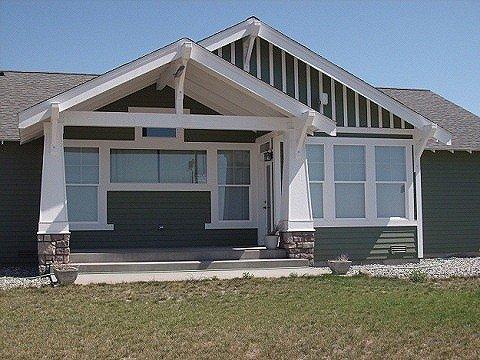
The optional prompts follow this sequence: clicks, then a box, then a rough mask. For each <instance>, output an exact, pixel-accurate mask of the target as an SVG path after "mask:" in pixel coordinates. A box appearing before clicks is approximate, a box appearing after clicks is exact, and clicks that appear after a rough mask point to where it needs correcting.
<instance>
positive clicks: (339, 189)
mask: <svg viewBox="0 0 480 360" xmlns="http://www.w3.org/2000/svg"><path fill="white" fill-rule="evenodd" d="M333 151H334V180H335V216H336V217H337V218H364V217H365V181H366V176H365V173H366V171H365V146H362V145H334V147H333Z"/></svg>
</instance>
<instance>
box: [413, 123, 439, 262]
mask: <svg viewBox="0 0 480 360" xmlns="http://www.w3.org/2000/svg"><path fill="white" fill-rule="evenodd" d="M436 130H437V126H436V125H427V126H425V127H424V128H423V129H418V130H417V131H416V133H415V135H414V147H413V169H414V172H415V200H416V201H415V209H416V212H417V244H418V246H417V256H418V258H419V259H423V208H422V167H421V157H422V154H423V151H424V150H425V147H426V146H427V143H428V140H430V139H431V138H433V135H434V134H435V132H436Z"/></svg>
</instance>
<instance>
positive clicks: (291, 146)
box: [280, 129, 315, 231]
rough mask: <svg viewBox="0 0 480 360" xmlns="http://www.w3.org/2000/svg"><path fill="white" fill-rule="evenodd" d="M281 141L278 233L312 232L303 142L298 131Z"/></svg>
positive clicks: (294, 130) (287, 133)
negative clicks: (282, 143) (280, 189)
mask: <svg viewBox="0 0 480 360" xmlns="http://www.w3.org/2000/svg"><path fill="white" fill-rule="evenodd" d="M284 139H285V141H284V167H283V186H282V187H283V190H282V215H283V216H282V220H281V222H280V225H281V229H282V230H283V231H315V229H314V228H313V218H312V209H311V203H310V189H309V184H308V170H307V161H306V151H305V139H302V135H301V131H300V130H299V129H291V130H287V131H285V135H284ZM299 142H302V143H299ZM299 145H300V146H299Z"/></svg>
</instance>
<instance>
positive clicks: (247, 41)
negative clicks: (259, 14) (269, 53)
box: [242, 20, 261, 72]
mask: <svg viewBox="0 0 480 360" xmlns="http://www.w3.org/2000/svg"><path fill="white" fill-rule="evenodd" d="M260 26H261V24H260V21H258V20H255V21H254V22H252V23H251V24H250V27H249V29H248V31H247V33H248V36H247V37H245V38H244V39H243V44H242V45H243V70H245V71H246V72H250V58H251V57H252V51H253V45H255V39H256V38H257V36H258V33H259V32H260ZM257 51H258V50H257Z"/></svg>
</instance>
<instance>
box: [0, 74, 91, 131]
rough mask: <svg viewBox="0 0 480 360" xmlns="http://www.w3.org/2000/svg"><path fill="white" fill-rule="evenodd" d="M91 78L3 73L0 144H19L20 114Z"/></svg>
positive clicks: (84, 76)
mask: <svg viewBox="0 0 480 360" xmlns="http://www.w3.org/2000/svg"><path fill="white" fill-rule="evenodd" d="M94 77H96V75H86V74H64V73H42V72H19V71H3V76H0V140H8V141H18V140H19V132H18V117H17V114H18V113H19V112H21V111H23V110H25V109H27V108H29V107H31V106H33V105H35V104H37V103H39V102H41V101H44V100H47V99H49V98H51V97H53V96H55V95H57V94H59V93H62V92H64V91H66V90H68V89H71V88H72V87H75V86H77V85H80V84H82V83H84V82H85V81H88V80H90V79H93V78H94Z"/></svg>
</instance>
